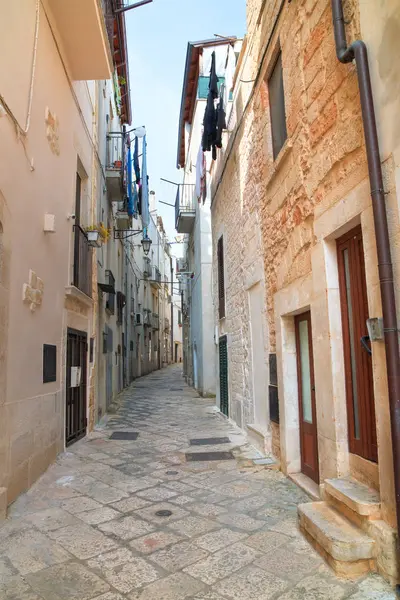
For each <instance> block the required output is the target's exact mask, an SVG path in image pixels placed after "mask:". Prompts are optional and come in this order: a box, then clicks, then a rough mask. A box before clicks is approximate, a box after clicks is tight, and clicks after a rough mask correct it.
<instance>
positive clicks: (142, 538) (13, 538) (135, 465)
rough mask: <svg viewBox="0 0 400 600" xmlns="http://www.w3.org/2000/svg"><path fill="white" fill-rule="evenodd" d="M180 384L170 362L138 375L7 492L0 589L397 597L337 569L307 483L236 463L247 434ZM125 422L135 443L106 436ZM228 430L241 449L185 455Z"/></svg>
mask: <svg viewBox="0 0 400 600" xmlns="http://www.w3.org/2000/svg"><path fill="white" fill-rule="evenodd" d="M178 378H179V379H178ZM177 383H178V387H179V384H181V374H180V373H179V367H171V368H169V369H165V370H162V371H160V373H159V374H158V376H157V378H155V377H154V376H150V377H145V378H143V379H141V380H140V385H138V383H137V382H135V383H134V384H133V386H132V387H131V388H129V389H127V390H125V391H124V392H123V394H121V407H120V409H119V411H118V413H117V414H115V415H112V416H111V418H110V419H109V420H108V422H107V424H106V425H104V426H102V427H101V428H98V429H97V430H96V431H95V432H94V434H90V435H89V436H88V438H86V439H84V440H81V441H80V442H78V443H77V444H74V445H73V446H71V447H70V448H69V450H68V451H67V452H65V453H63V454H62V455H61V456H59V457H58V459H57V461H56V462H55V464H54V465H53V466H52V467H50V468H49V469H48V470H47V472H46V473H45V474H44V475H43V476H42V477H41V478H40V479H39V481H38V482H37V483H36V484H34V486H33V487H32V488H31V490H30V491H29V492H28V493H26V494H24V495H22V496H21V497H20V498H18V499H17V501H16V502H14V503H13V505H12V506H11V507H10V508H9V518H8V519H7V520H6V521H5V522H4V523H2V525H1V526H0V600H67V599H68V600H138V599H141V600H153V599H154V600H157V599H158V600H180V599H181V598H182V600H183V598H185V600H186V598H190V599H191V600H236V598H237V599H238V600H264V599H269V598H271V597H272V598H273V600H282V599H283V600H297V599H299V600H301V599H303V600H322V599H323V600H342V599H343V600H344V599H346V600H394V598H395V596H394V593H393V591H392V590H391V588H390V586H388V585H387V584H386V583H385V582H384V581H383V580H382V578H381V577H380V576H378V575H371V576H369V577H366V578H364V579H363V580H361V581H358V582H352V583H347V582H345V581H344V580H338V579H336V578H335V577H334V576H333V575H332V571H331V570H330V568H329V567H328V566H327V565H325V563H322V562H321V559H320V557H319V555H318V554H317V553H316V552H315V551H314V550H313V549H312V548H311V546H310V545H309V544H308V542H307V541H305V540H304V538H303V537H302V535H301V533H300V532H299V530H298V528H297V514H296V512H297V505H298V504H299V503H301V502H304V501H307V499H306V497H305V495H304V493H303V492H302V491H301V490H300V489H299V488H297V486H296V485H294V484H293V483H292V482H290V481H289V480H288V479H287V478H286V477H285V476H284V475H283V473H281V472H279V471H276V470H268V469H259V468H256V467H254V466H253V465H252V467H251V469H250V468H249V469H245V468H243V467H242V466H241V465H242V464H243V460H242V458H243V456H244V455H245V454H247V455H248V456H249V457H255V456H257V453H255V452H254V451H253V450H252V449H251V447H250V446H249V445H248V444H247V441H246V438H245V436H244V435H243V434H242V433H240V432H239V430H238V429H237V428H236V427H234V426H232V425H231V424H230V423H228V422H226V421H223V420H220V419H216V418H215V416H214V414H215V411H214V410H213V408H212V406H211V405H212V403H213V400H211V401H210V402H209V401H208V400H206V399H203V398H197V395H196V394H194V393H193V391H192V390H191V389H190V388H188V387H186V386H185V387H184V390H183V392H181V393H180V394H178V396H177V395H176V394H175V396H174V395H173V394H171V395H168V393H167V394H166V393H165V389H169V388H170V387H174V385H176V384H177ZM133 430H135V431H138V432H139V431H140V438H139V440H138V441H113V440H109V439H108V438H109V436H110V435H111V433H112V432H113V431H133ZM228 436H229V437H230V439H231V440H232V445H235V446H236V447H237V450H236V449H235V455H236V457H237V458H238V460H229V461H221V462H218V461H207V462H201V461H200V462H196V461H195V462H189V463H187V462H186V461H185V458H184V453H185V452H186V451H188V448H189V440H190V439H196V438H206V437H228ZM226 449H228V448H227V447H226V446H215V447H214V446H205V447H203V448H201V447H199V448H198V450H199V451H200V450H210V451H215V450H218V451H219V450H226ZM190 451H191V452H192V451H196V448H195V447H191V448H190ZM249 460H250V459H248V461H249ZM158 509H159V510H162V509H164V510H171V511H172V513H173V515H172V516H171V517H166V518H160V517H156V516H155V515H154V517H153V514H154V513H155V512H156V510H158ZM187 513H188V514H187ZM178 517H179V518H178ZM105 519H110V520H105ZM125 519H127V520H125ZM174 519H175V520H174ZM81 560H82V561H85V562H84V563H83V562H82V563H80V564H77V562H78V561H81ZM73 565H75V566H73ZM30 579H32V581H30ZM31 584H32V585H31ZM282 585H285V586H287V587H284V588H282V587H281V586H282ZM150 596H151V599H150Z"/></svg>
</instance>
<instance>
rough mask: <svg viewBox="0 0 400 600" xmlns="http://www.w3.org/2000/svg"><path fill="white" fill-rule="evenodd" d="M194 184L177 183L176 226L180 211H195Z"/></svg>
mask: <svg viewBox="0 0 400 600" xmlns="http://www.w3.org/2000/svg"><path fill="white" fill-rule="evenodd" d="M195 188H196V186H195V185H194V184H191V183H190V184H183V183H181V184H179V185H178V189H177V192H176V200H175V225H176V227H178V220H179V217H180V215H181V214H182V213H194V212H196V203H195V197H194V196H195Z"/></svg>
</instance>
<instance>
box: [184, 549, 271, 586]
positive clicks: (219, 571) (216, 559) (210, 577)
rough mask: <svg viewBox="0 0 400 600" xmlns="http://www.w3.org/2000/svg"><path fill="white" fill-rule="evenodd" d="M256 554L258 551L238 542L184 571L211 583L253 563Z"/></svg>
mask: <svg viewBox="0 0 400 600" xmlns="http://www.w3.org/2000/svg"><path fill="white" fill-rule="evenodd" d="M258 556H259V554H258V552H256V551H255V550H253V549H252V548H249V547H248V546H245V545H244V544H241V543H240V542H239V543H237V544H233V546H231V547H230V548H224V549H223V550H219V551H218V552H216V553H215V554H211V555H210V556H208V557H207V558H205V559H203V560H200V561H198V562H196V563H195V564H194V565H190V566H189V567H186V568H185V569H184V571H185V573H188V574H189V575H191V576H192V577H196V578H197V579H200V580H201V581H203V582H204V583H207V584H208V585H212V584H213V583H215V582H216V581H218V580H219V579H223V578H225V577H228V576H229V575H231V574H232V573H235V571H237V570H239V569H241V568H242V567H245V566H247V565H248V564H250V563H253V562H254V561H255V560H256V558H258Z"/></svg>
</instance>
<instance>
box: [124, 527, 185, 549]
mask: <svg viewBox="0 0 400 600" xmlns="http://www.w3.org/2000/svg"><path fill="white" fill-rule="evenodd" d="M183 539H184V538H183V537H181V536H177V535H175V534H174V533H171V532H169V531H156V532H154V533H150V534H149V535H145V536H143V537H141V538H138V539H136V540H132V541H131V542H130V544H129V545H130V546H131V548H133V549H134V550H138V551H139V552H142V553H143V554H151V553H152V552H156V551H157V550H161V549H162V548H165V547H166V546H170V545H171V544H176V543H177V542H180V541H181V540H183Z"/></svg>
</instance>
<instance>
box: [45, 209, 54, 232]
mask: <svg viewBox="0 0 400 600" xmlns="http://www.w3.org/2000/svg"><path fill="white" fill-rule="evenodd" d="M43 231H44V232H45V233H55V231H56V216H55V215H50V214H49V213H46V214H45V215H44V225H43Z"/></svg>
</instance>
